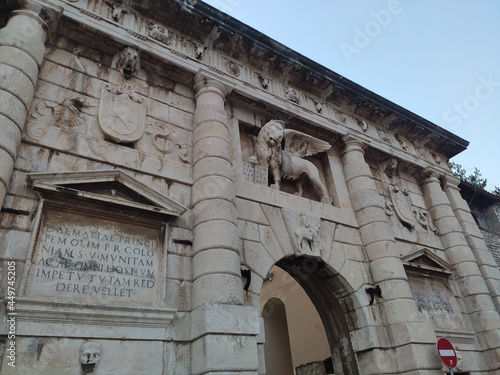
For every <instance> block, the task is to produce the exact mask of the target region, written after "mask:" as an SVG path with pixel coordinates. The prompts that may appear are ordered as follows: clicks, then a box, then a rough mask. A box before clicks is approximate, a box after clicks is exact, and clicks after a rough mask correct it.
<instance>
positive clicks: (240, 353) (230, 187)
mask: <svg viewBox="0 0 500 375" xmlns="http://www.w3.org/2000/svg"><path fill="white" fill-rule="evenodd" d="M194 87H195V90H196V92H197V94H196V97H195V98H196V110H195V113H194V127H195V128H194V141H193V142H194V147H193V163H194V171H193V179H194V184H193V188H192V204H193V221H194V229H193V235H194V242H193V252H194V257H193V289H192V309H193V312H192V313H191V319H192V328H191V331H192V335H193V340H194V342H193V344H192V373H193V374H196V375H197V374H207V373H210V374H214V375H215V374H226V373H227V372H231V373H233V372H237V371H243V372H245V374H246V373H248V374H250V373H256V372H257V369H258V353H257V339H256V336H257V334H258V333H259V320H258V310H257V308H254V307H248V306H243V302H244V298H243V284H242V281H241V267H240V255H239V235H238V225H237V210H236V206H235V203H234V200H235V187H234V181H233V157H232V156H233V151H232V147H233V144H232V142H231V137H230V129H229V122H228V118H227V114H226V111H225V110H224V103H225V98H226V95H227V94H228V93H229V92H230V91H231V89H232V86H231V83H230V82H224V81H223V78H222V77H219V76H216V75H214V74H212V73H210V72H205V71H200V72H198V74H197V75H196V77H195V86H194Z"/></svg>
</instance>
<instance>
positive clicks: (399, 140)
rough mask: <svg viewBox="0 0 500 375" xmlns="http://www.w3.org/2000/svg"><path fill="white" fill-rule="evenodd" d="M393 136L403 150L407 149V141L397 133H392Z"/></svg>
mask: <svg viewBox="0 0 500 375" xmlns="http://www.w3.org/2000/svg"><path fill="white" fill-rule="evenodd" d="M394 137H395V138H396V140H397V141H398V142H399V145H400V146H401V148H402V149H403V150H405V151H408V143H407V142H406V141H405V140H404V139H403V138H402V137H401V136H400V135H399V134H397V133H396V134H394Z"/></svg>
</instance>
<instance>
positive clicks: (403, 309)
mask: <svg viewBox="0 0 500 375" xmlns="http://www.w3.org/2000/svg"><path fill="white" fill-rule="evenodd" d="M343 141H344V143H345V149H344V151H343V153H342V161H343V164H344V172H345V177H346V182H347V187H348V190H349V194H350V197H351V203H352V206H353V209H354V212H355V214H356V218H357V221H358V224H359V230H360V234H361V239H362V242H363V245H364V247H365V251H366V255H367V257H368V262H369V266H370V271H371V275H372V277H373V282H374V284H376V285H379V286H380V288H381V290H382V298H379V299H378V300H377V303H378V304H380V307H381V309H380V311H381V314H382V319H383V323H382V324H383V325H385V332H386V338H385V339H384V338H381V337H380V336H382V335H381V332H383V331H382V330H383V327H380V324H381V323H378V324H379V326H378V327H373V326H372V327H364V328H363V329H362V330H364V331H366V332H357V331H355V332H354V333H353V335H352V337H353V339H354V338H358V339H359V341H365V342H368V344H366V343H363V342H361V344H360V345H357V344H356V343H353V346H354V347H357V346H360V349H359V353H358V354H357V355H358V362H360V363H363V364H364V365H365V367H366V368H369V369H370V370H369V373H370V374H382V373H383V374H396V373H397V374H400V373H406V372H408V371H417V370H418V369H422V368H426V369H432V368H435V369H438V368H440V365H439V363H438V362H439V360H438V361H436V360H435V358H433V357H432V356H422V355H421V353H423V352H425V353H427V352H429V351H430V350H429V348H430V347H431V345H432V344H434V343H435V341H436V336H435V334H434V330H433V329H432V326H431V325H430V324H429V323H428V322H427V320H426V319H425V318H424V317H423V316H422V315H421V314H420V313H419V312H418V308H417V306H416V303H415V301H414V299H413V297H412V294H411V291H410V287H409V284H408V278H407V276H406V272H405V269H404V266H403V262H402V261H401V259H400V257H399V252H398V251H397V248H396V241H395V239H394V234H393V232H392V228H391V226H390V224H389V222H388V221H387V215H386V213H385V211H384V200H383V198H382V197H381V196H380V194H379V193H378V192H377V188H376V186H375V182H374V180H373V177H372V174H371V172H370V167H369V166H368V164H367V163H366V161H365V159H364V148H365V147H366V146H367V143H364V142H363V141H362V140H361V139H359V138H357V137H355V136H352V135H349V134H348V135H346V136H344V138H343ZM372 308H373V307H372V306H366V309H367V310H370V311H371V309H372ZM373 324H374V325H375V324H377V323H373ZM381 329H382V330H381ZM362 330H361V331H362ZM370 332H376V333H375V334H376V335H377V336H378V338H376V339H375V340H373V341H372V342H369V341H370V340H369V338H370ZM372 335H373V334H372ZM384 341H385V342H384ZM363 345H365V346H366V347H363ZM370 346H371V347H370ZM388 349H392V350H388ZM363 357H366V358H363ZM419 373H422V372H419ZM425 373H426V374H431V373H436V374H437V373H439V372H433V370H429V371H428V372H425ZM364 374H368V372H364Z"/></svg>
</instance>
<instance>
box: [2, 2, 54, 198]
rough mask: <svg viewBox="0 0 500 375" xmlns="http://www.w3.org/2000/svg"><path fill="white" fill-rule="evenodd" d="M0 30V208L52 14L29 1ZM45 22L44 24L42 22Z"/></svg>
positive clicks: (41, 60)
mask: <svg viewBox="0 0 500 375" xmlns="http://www.w3.org/2000/svg"><path fill="white" fill-rule="evenodd" d="M25 3H26V4H25V5H24V8H22V9H19V10H15V11H13V12H12V13H11V14H10V18H9V21H8V22H7V25H6V26H5V27H4V28H3V29H1V30H0V134H1V135H0V207H1V206H2V205H3V202H4V199H5V194H6V191H7V185H8V183H9V181H10V178H11V176H12V171H13V169H14V163H15V161H16V158H17V152H18V150H19V146H20V144H21V136H22V132H23V128H24V123H25V122H26V117H27V113H28V111H29V109H30V106H31V102H32V101H33V96H34V93H35V85H36V82H37V79H38V73H39V70H40V66H41V65H42V62H43V57H44V55H45V42H46V41H47V40H48V39H49V34H50V32H49V23H50V22H49V21H52V20H54V19H55V12H54V11H52V10H49V9H45V8H42V6H40V5H39V4H36V3H32V2H31V1H28V2H25ZM46 21H47V22H46Z"/></svg>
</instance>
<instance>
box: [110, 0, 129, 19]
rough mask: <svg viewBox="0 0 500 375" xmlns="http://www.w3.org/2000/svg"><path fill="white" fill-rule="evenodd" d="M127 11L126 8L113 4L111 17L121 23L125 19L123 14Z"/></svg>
mask: <svg viewBox="0 0 500 375" xmlns="http://www.w3.org/2000/svg"><path fill="white" fill-rule="evenodd" d="M125 13H127V11H126V10H125V9H123V8H122V7H121V6H118V5H114V4H113V5H112V12H111V18H112V19H113V21H115V22H117V23H121V22H122V20H123V15H124V14H125Z"/></svg>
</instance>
